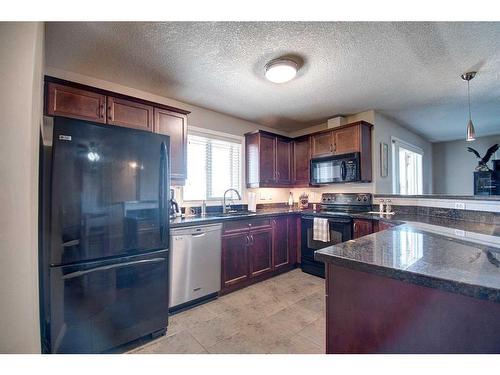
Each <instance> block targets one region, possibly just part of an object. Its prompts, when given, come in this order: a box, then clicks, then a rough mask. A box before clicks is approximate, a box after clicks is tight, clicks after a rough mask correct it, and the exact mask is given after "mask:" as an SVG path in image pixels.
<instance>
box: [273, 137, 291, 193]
mask: <svg viewBox="0 0 500 375" xmlns="http://www.w3.org/2000/svg"><path fill="white" fill-rule="evenodd" d="M276 183H278V184H283V185H288V184H291V183H292V142H290V141H289V140H286V139H282V138H279V137H277V138H276Z"/></svg>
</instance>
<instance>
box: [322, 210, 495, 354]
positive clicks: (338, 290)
mask: <svg viewBox="0 0 500 375" xmlns="http://www.w3.org/2000/svg"><path fill="white" fill-rule="evenodd" d="M383 220H388V221H392V222H395V223H398V224H402V225H399V226H395V227H393V228H391V229H388V230H385V231H381V232H378V233H373V234H370V235H367V236H364V237H361V238H358V239H356V240H351V241H347V242H344V243H341V244H338V245H334V246H330V247H328V248H325V249H322V250H319V251H317V252H316V254H315V257H316V259H317V260H320V261H323V262H325V264H326V295H327V297H326V303H327V307H326V314H327V317H326V322H327V337H326V341H327V342H326V350H327V353H500V237H499V236H498V226H497V225H491V224H479V223H472V222H464V221H456V220H447V219H444V218H439V219H435V218H431V219H429V218H420V217H413V218H412V217H404V218H403V217H401V218H398V219H383Z"/></svg>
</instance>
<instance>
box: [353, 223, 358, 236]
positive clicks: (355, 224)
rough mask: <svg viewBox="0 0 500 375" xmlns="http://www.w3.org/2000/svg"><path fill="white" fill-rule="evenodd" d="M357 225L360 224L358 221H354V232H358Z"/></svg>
mask: <svg viewBox="0 0 500 375" xmlns="http://www.w3.org/2000/svg"><path fill="white" fill-rule="evenodd" d="M357 225H358V223H354V225H353V229H354V234H356V229H357V227H358V226H357Z"/></svg>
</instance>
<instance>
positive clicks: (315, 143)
mask: <svg viewBox="0 0 500 375" xmlns="http://www.w3.org/2000/svg"><path fill="white" fill-rule="evenodd" d="M332 154H333V132H331V131H330V132H325V133H319V134H314V135H312V136H311V157H313V158H316V157H319V156H328V155H332Z"/></svg>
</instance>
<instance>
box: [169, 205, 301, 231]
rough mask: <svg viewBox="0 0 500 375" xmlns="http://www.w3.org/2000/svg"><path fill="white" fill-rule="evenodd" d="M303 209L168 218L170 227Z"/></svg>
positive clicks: (287, 213) (295, 211)
mask: <svg viewBox="0 0 500 375" xmlns="http://www.w3.org/2000/svg"><path fill="white" fill-rule="evenodd" d="M302 212H305V211H301V210H298V209H293V210H290V209H288V208H269V209H260V210H257V212H245V213H244V214H238V215H226V216H223V214H222V213H215V214H207V215H205V216H201V215H193V216H188V217H177V218H175V219H171V220H170V228H179V227H187V226H193V225H203V224H213V223H222V222H225V221H233V220H246V219H250V218H253V217H268V216H280V215H290V214H300V213H302Z"/></svg>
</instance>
